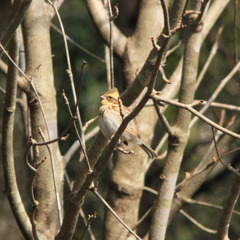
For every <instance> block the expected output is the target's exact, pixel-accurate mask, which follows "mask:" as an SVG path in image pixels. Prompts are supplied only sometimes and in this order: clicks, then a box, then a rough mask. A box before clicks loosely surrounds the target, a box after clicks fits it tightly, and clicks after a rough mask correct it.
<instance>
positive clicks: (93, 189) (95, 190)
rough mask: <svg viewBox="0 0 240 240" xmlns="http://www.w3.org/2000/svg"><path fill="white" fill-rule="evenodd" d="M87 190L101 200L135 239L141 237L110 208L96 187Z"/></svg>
mask: <svg viewBox="0 0 240 240" xmlns="http://www.w3.org/2000/svg"><path fill="white" fill-rule="evenodd" d="M89 190H90V191H91V192H93V193H94V194H95V195H96V196H97V197H98V198H99V199H100V200H101V202H102V203H103V204H104V205H105V206H106V207H107V208H108V210H109V211H110V212H111V213H112V214H113V215H114V217H116V219H117V220H118V221H119V222H120V223H121V224H122V225H123V226H124V227H125V228H126V229H127V230H128V231H129V232H130V233H131V234H132V235H133V236H134V237H136V239H139V240H141V238H140V237H139V236H138V235H137V234H136V233H135V232H133V231H132V229H131V228H129V227H128V225H127V224H126V223H125V222H124V221H123V220H122V219H121V218H120V217H119V216H118V215H117V214H116V212H115V211H114V210H113V209H112V208H111V206H110V205H109V204H108V203H107V202H106V201H105V199H104V198H103V197H102V196H101V195H100V194H99V192H98V191H97V189H96V188H95V187H90V188H89Z"/></svg>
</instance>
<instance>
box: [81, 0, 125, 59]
mask: <svg viewBox="0 0 240 240" xmlns="http://www.w3.org/2000/svg"><path fill="white" fill-rule="evenodd" d="M85 2H86V5H87V8H88V11H89V14H90V16H91V18H92V20H93V22H94V24H95V25H96V29H98V31H99V32H100V34H101V36H102V38H103V39H104V41H105V42H106V44H107V45H108V46H109V45H110V42H109V41H110V32H109V17H108V14H107V11H106V10H105V9H104V6H103V4H102V1H100V0H85ZM112 30H113V51H114V53H115V54H116V55H117V56H118V57H120V58H121V56H122V55H123V54H124V51H125V47H126V44H127V38H126V37H125V36H124V35H123V34H122V33H121V32H120V30H119V29H118V28H117V27H116V26H115V25H114V24H113V29H112Z"/></svg>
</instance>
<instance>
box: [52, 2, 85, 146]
mask: <svg viewBox="0 0 240 240" xmlns="http://www.w3.org/2000/svg"><path fill="white" fill-rule="evenodd" d="M48 2H49V4H50V5H51V6H52V7H53V9H54V11H55V13H56V15H57V18H58V21H59V24H60V26H61V31H62V35H63V41H64V47H65V53H66V58H67V65H68V69H67V73H68V75H69V80H70V84H71V89H72V94H73V100H74V104H75V105H76V103H77V96H76V89H75V85H74V80H73V74H72V67H71V61H70V55H69V50H68V43H67V38H66V33H65V29H64V26H63V23H62V19H61V17H60V14H59V12H58V9H57V5H56V4H57V2H52V1H51V0H48ZM77 118H78V124H79V129H80V135H81V141H82V142H83V144H84V146H83V148H85V139H84V133H83V130H82V121H81V115H80V111H79V108H78V107H77Z"/></svg>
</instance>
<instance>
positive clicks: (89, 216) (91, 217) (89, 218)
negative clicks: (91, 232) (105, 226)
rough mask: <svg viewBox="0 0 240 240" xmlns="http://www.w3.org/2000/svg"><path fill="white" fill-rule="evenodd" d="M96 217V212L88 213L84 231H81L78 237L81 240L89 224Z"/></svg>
mask: <svg viewBox="0 0 240 240" xmlns="http://www.w3.org/2000/svg"><path fill="white" fill-rule="evenodd" d="M96 217H97V213H96V212H95V213H94V214H92V215H88V219H87V222H86V226H85V229H84V231H83V233H82V236H81V237H80V240H82V239H83V238H84V235H85V233H86V232H87V230H88V229H90V227H91V224H92V222H93V221H94V220H95V219H96Z"/></svg>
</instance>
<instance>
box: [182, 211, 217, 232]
mask: <svg viewBox="0 0 240 240" xmlns="http://www.w3.org/2000/svg"><path fill="white" fill-rule="evenodd" d="M179 212H180V213H181V214H182V215H183V216H185V217H186V218H187V219H188V220H190V221H191V222H192V223H193V224H195V225H196V226H197V227H198V228H200V229H201V230H203V231H205V232H207V233H211V234H216V233H217V230H215V229H211V228H208V227H205V226H203V225H202V224H201V223H199V222H198V221H197V220H196V219H194V218H193V217H191V216H190V215H189V214H188V213H186V212H185V211H184V210H182V209H180V210H179Z"/></svg>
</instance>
